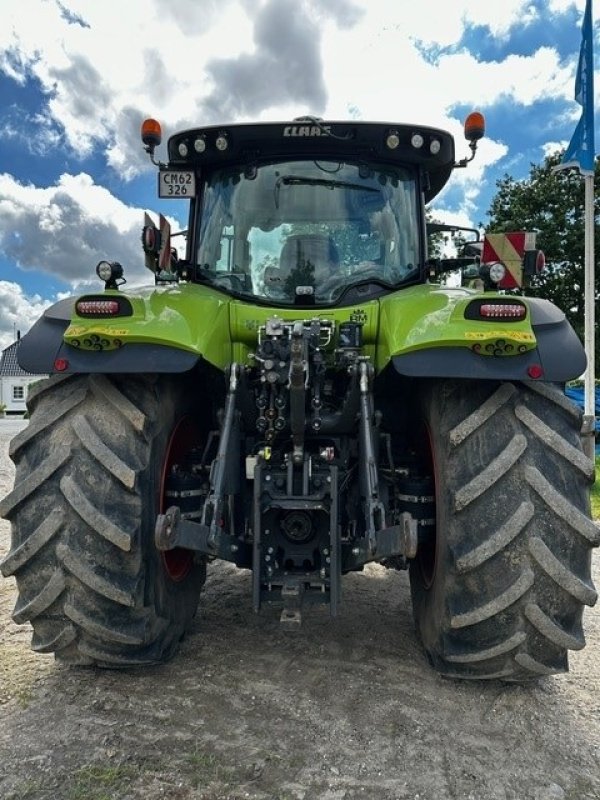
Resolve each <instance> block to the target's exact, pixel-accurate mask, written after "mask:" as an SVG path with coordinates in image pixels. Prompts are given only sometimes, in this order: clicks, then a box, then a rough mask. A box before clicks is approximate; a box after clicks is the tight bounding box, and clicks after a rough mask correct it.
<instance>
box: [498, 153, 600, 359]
mask: <svg viewBox="0 0 600 800" xmlns="http://www.w3.org/2000/svg"><path fill="white" fill-rule="evenodd" d="M561 158H562V153H560V152H559V153H554V154H553V155H550V156H548V157H547V158H546V159H545V160H544V162H543V164H540V165H536V164H532V165H531V170H530V173H529V177H528V178H526V179H525V180H520V181H518V180H515V179H514V178H512V177H511V176H510V175H505V176H504V177H503V178H501V179H500V180H499V181H497V183H496V186H497V188H498V193H497V194H496V196H495V197H494V199H493V201H492V204H491V206H490V210H489V212H488V216H489V218H490V222H489V225H488V226H487V230H488V231H489V232H490V233H502V232H505V231H506V232H508V231H519V230H525V231H536V232H537V242H536V245H537V247H539V248H540V249H542V250H543V251H544V254H545V256H546V268H545V270H544V271H543V272H542V273H541V274H540V275H538V276H536V277H534V278H533V279H532V280H531V281H530V283H529V285H528V287H527V289H526V293H527V294H528V295H532V296H534V297H544V298H546V299H548V300H551V301H552V302H553V303H555V304H556V305H557V306H558V307H559V308H560V309H562V311H564V313H565V314H566V316H567V318H568V319H569V321H570V322H571V325H573V327H574V328H575V330H576V332H577V334H578V335H579V337H580V338H581V339H583V334H584V304H585V300H584V180H583V178H582V177H581V175H580V174H579V172H578V171H577V170H574V169H569V170H561V171H560V172H553V171H552V167H554V166H556V165H557V164H559V163H560V160H561ZM594 183H595V197H596V200H595V219H596V224H595V240H596V243H597V245H596V248H597V246H598V242H599V230H598V229H599V226H598V224H597V220H598V213H599V210H600V198H598V185H599V183H600V160H597V161H596V175H595V180H594ZM599 296H600V274H599V269H598V264H597V263H596V301H597V299H598V297H599ZM596 330H597V326H596ZM595 349H596V371H598V367H599V366H600V365H599V363H598V336H597V335H596V347H595Z"/></svg>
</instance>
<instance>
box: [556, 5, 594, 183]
mask: <svg viewBox="0 0 600 800" xmlns="http://www.w3.org/2000/svg"><path fill="white" fill-rule="evenodd" d="M581 36H582V42H581V51H580V53H579V64H578V66H577V77H576V78H575V100H577V102H578V103H579V105H580V106H582V107H583V111H582V113H581V119H580V120H579V123H578V125H577V127H576V128H575V133H574V134H573V137H572V139H571V141H570V143H569V146H568V147H567V149H566V151H565V154H564V156H563V158H562V162H561V164H560V167H558V168H557V169H563V168H566V167H578V168H579V171H580V172H581V173H582V174H583V175H585V174H588V175H593V174H594V162H595V155H596V150H595V147H594V30H593V26H592V0H586V4H585V13H584V15H583V26H582V28H581Z"/></svg>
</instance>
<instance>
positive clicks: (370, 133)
mask: <svg viewBox="0 0 600 800" xmlns="http://www.w3.org/2000/svg"><path fill="white" fill-rule="evenodd" d="M168 154H169V167H171V168H180V169H184V168H186V167H187V168H190V167H194V168H196V169H197V168H201V167H205V168H208V169H214V168H217V167H221V166H233V165H234V164H237V163H242V164H243V163H248V162H250V163H251V162H253V161H257V162H258V161H265V160H271V159H279V158H281V159H287V158H289V159H303V158H307V157H308V158H314V159H316V160H318V159H320V158H334V159H335V158H337V159H343V160H358V161H361V160H364V161H369V162H376V163H383V164H390V165H392V164H396V165H398V166H400V165H407V164H408V165H416V166H417V167H420V168H421V170H422V171H423V172H424V173H425V175H426V179H425V180H424V181H423V185H424V194H425V202H429V201H430V200H431V199H433V198H434V197H435V195H436V194H438V192H439V191H440V190H441V189H442V188H443V186H444V185H445V184H446V182H447V180H448V178H449V177H450V174H451V172H452V170H453V168H454V166H455V154H454V138H453V137H452V135H451V134H449V133H448V132H447V131H443V130H440V129H438V128H430V127H426V126H424V125H406V124H399V123H396V122H354V121H349V122H340V121H329V120H321V119H316V118H314V117H304V118H300V119H295V120H292V121H290V122H260V123H242V124H235V125H213V126H209V127H202V128H191V129H189V130H185V131H180V132H178V133H176V134H174V135H173V136H171V137H170V138H169V141H168Z"/></svg>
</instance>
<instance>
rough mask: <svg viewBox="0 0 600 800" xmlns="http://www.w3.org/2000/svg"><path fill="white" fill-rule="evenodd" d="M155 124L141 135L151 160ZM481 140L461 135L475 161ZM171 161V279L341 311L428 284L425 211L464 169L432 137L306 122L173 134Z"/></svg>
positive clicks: (475, 133)
mask: <svg viewBox="0 0 600 800" xmlns="http://www.w3.org/2000/svg"><path fill="white" fill-rule="evenodd" d="M476 116H477V117H478V118H479V117H480V115H476ZM157 125H158V123H156V122H155V121H148V120H147V121H146V122H145V123H144V126H145V127H143V128H142V138H143V140H144V142H145V144H146V149H147V150H148V152H149V153H150V154H151V156H152V157H153V151H154V147H155V146H156V144H157V143H158V141H160V134H159V129H158V128H157ZM482 135H483V122H482V121H481V122H480V124H479V127H477V126H475V127H473V125H471V127H470V128H468V137H469V138H470V141H471V143H472V145H473V152H474V149H475V145H476V142H477V140H478V139H479V138H480V137H481V136H482ZM168 154H169V161H168V164H162V163H157V162H154V163H157V165H158V166H159V195H160V196H161V197H167V198H182V199H189V200H190V201H191V203H190V221H189V231H188V241H187V254H186V259H185V260H184V261H182V262H181V263H179V265H178V266H177V270H176V272H178V273H179V274H180V275H181V274H183V275H184V276H185V278H186V279H187V280H191V281H192V282H196V283H203V284H209V285H211V286H213V287H215V288H218V289H220V290H222V291H224V292H226V293H228V294H231V295H234V296H238V297H240V298H242V299H245V300H248V301H251V302H253V303H259V304H260V303H265V304H267V305H269V306H288V305H289V306H293V305H296V306H298V305H299V306H328V305H339V304H343V303H344V302H345V300H346V295H347V294H348V293H349V292H352V290H353V289H355V288H356V287H357V286H359V287H361V297H362V299H364V300H368V299H371V298H375V297H378V296H381V295H384V294H386V293H389V292H391V291H393V290H395V289H397V288H399V287H403V286H408V285H411V284H415V283H420V282H423V281H424V280H426V279H427V277H428V272H427V268H426V264H427V246H426V244H427V243H426V236H427V231H426V227H425V219H424V203H425V202H427V201H429V200H430V199H432V198H433V197H434V196H435V195H436V194H437V193H438V192H439V191H440V189H441V188H442V187H443V186H444V184H445V183H446V181H447V180H448V178H449V176H450V173H451V172H452V170H453V169H454V167H456V166H463V165H464V163H466V161H467V160H470V159H467V160H465V161H464V162H460V163H459V164H456V163H455V157H454V141H453V138H452V136H451V135H450V134H448V133H446V132H444V131H441V130H437V129H433V128H426V127H422V126H414V125H397V124H390V123H364V122H352V123H348V122H343V123H342V122H327V123H325V122H323V121H321V120H318V119H315V118H302V119H299V120H295V121H294V123H293V124H289V123H261V124H242V125H231V126H228V127H218V128H217V127H209V128H196V129H193V130H188V131H184V132H181V133H177V134H176V135H174V136H172V137H171V138H170V139H169V142H168ZM149 240H152V242H154V241H155V240H156V237H152V236H149V235H145V239H144V241H145V244H146V243H147V242H148V241H149ZM163 244H164V243H163ZM145 249H146V253H147V256H148V255H150V259H149V260H148V259H147V263H148V266H149V267H150V268H151V269H153V270H154V271H155V272H158V271H159V267H160V265H159V264H158V261H159V259H158V258H156V259H154V260H153V259H152V255H153V250H152V247H146V248H145ZM154 252H155V253H156V255H157V256H158V252H156V248H155V251H154ZM165 266H167V267H168V268H170V267H169V265H163V267H165Z"/></svg>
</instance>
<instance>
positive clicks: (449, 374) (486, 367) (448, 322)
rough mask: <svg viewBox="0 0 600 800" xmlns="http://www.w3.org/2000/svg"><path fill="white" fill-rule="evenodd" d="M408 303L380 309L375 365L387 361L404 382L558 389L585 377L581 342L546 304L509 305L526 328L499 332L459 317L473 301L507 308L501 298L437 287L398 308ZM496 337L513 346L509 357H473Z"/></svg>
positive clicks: (503, 327) (505, 326) (518, 325)
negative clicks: (464, 381)
mask: <svg viewBox="0 0 600 800" xmlns="http://www.w3.org/2000/svg"><path fill="white" fill-rule="evenodd" d="M403 294H404V293H403ZM407 299H408V298H407V297H406V296H404V297H402V296H399V297H398V298H397V299H395V300H392V299H388V298H385V299H384V300H383V301H382V303H381V305H382V317H381V344H382V345H383V347H382V350H380V358H382V359H385V358H386V356H388V355H389V358H390V359H391V361H392V363H393V364H394V368H395V369H396V370H397V371H398V372H399V373H400V374H402V375H406V376H410V377H433V378H471V379H488V380H532V379H535V380H543V381H551V382H561V383H562V382H565V381H568V380H572V379H574V378H577V377H579V376H580V375H581V374H582V373H583V372H584V371H585V367H586V363H587V359H586V356H585V351H584V348H583V346H582V344H581V342H580V341H579V339H578V337H577V335H576V333H575V331H574V330H573V328H572V327H571V325H570V324H569V322H568V321H567V319H566V317H565V315H564V314H563V312H562V311H560V310H559V309H558V308H557V307H556V306H554V305H553V304H552V303H551V302H549V301H548V300H542V299H540V298H524V297H519V298H515V299H516V300H517V299H518V301H519V302H520V303H523V304H525V305H526V306H527V308H528V314H527V318H526V320H524V321H523V322H512V321H511V322H510V323H501V324H499V323H497V322H496V323H494V322H493V321H486V322H482V321H479V320H477V321H473V320H470V319H466V318H465V309H466V308H467V307H468V306H469V304H470V303H471V301H472V300H474V299H485V300H486V301H488V302H491V303H493V302H494V300H497V299H502V300H503V301H505V302H506V300H507V299H508V298H507V296H506V295H499V296H490V295H487V294H486V295H481V294H478V293H473V292H472V291H470V290H464V289H445V288H444V289H442V288H439V287H437V288H433V289H431V290H430V291H429V292H426V293H425V294H423V293H421V297H420V300H419V302H417V303H413V304H412V306H411V307H406V308H403V305H404V302H405V301H406V300H407ZM415 299H416V298H415ZM386 305H387V306H389V308H386ZM419 305H420V306H421V313H420V314H419V313H418V311H417V309H418V306H419ZM408 310H410V313H407V311H408ZM488 332H489V333H488ZM498 336H501V337H502V338H503V339H505V340H506V341H507V342H512V343H513V344H514V347H513V348H512V353H511V354H510V355H507V354H502V356H501V357H499V356H495V355H489V354H487V353H486V352H485V350H484V348H483V347H482V348H481V350H482V352H475V351H474V348H473V344H474V342H477V341H481V342H487V341H488V339H489V340H491V339H493V338H494V337H498ZM486 337H488V338H486ZM519 350H523V352H519ZM381 367H383V364H381Z"/></svg>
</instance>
